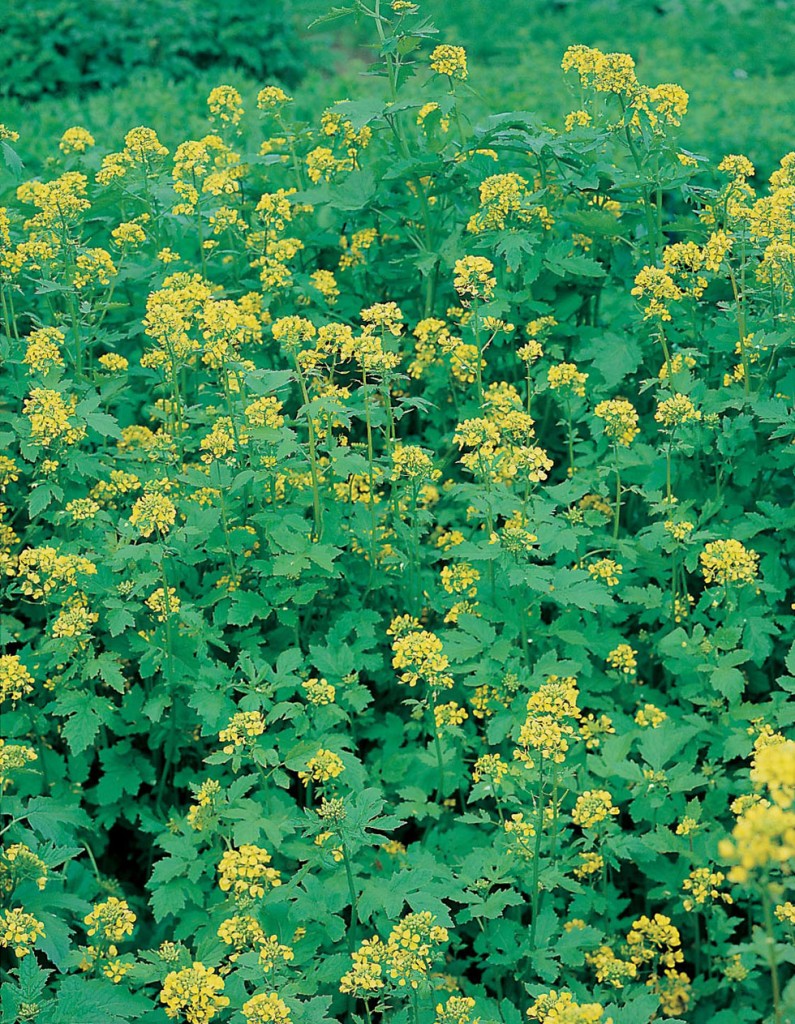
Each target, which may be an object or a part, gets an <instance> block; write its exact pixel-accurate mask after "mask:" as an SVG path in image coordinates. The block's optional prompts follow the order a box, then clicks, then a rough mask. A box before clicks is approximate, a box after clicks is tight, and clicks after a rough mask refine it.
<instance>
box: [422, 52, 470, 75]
mask: <svg viewBox="0 0 795 1024" xmlns="http://www.w3.org/2000/svg"><path fill="white" fill-rule="evenodd" d="M430 63H431V68H432V69H433V70H434V71H435V72H436V74H437V75H447V77H448V78H450V79H454V80H455V81H458V82H464V81H466V77H467V54H466V50H465V49H464V48H463V46H448V45H446V44H442V45H441V46H437V47H435V48H434V49H433V50H432V51H431V56H430Z"/></svg>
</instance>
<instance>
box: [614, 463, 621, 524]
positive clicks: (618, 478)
mask: <svg viewBox="0 0 795 1024" xmlns="http://www.w3.org/2000/svg"><path fill="white" fill-rule="evenodd" d="M614 451H615V470H616V511H615V516H614V518H613V540H614V541H617V540H618V527H619V522H620V519H621V471H620V470H619V468H618V445H614Z"/></svg>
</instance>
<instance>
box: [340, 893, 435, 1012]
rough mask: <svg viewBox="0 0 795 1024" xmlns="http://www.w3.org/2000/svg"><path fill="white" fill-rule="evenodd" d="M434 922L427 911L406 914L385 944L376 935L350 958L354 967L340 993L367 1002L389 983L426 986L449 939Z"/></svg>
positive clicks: (342, 982)
mask: <svg viewBox="0 0 795 1024" xmlns="http://www.w3.org/2000/svg"><path fill="white" fill-rule="evenodd" d="M435 920H436V919H435V917H434V916H433V914H431V913H429V912H428V911H420V912H419V913H414V914H407V915H406V916H405V917H404V918H402V919H401V921H400V922H399V923H398V924H396V925H395V926H394V928H393V929H392V931H391V933H390V935H389V938H388V939H387V941H386V942H384V941H383V940H382V939H381V938H379V937H378V936H377V935H375V936H373V938H372V939H365V940H364V942H362V944H361V945H360V946H359V949H358V950H356V951H355V952H353V953H352V954H351V959H352V960H353V967H352V968H351V970H350V971H348V972H347V974H345V975H344V976H343V978H342V980H341V982H340V992H343V993H345V994H348V995H355V996H358V997H359V998H364V999H366V998H368V997H369V996H371V995H373V994H374V993H377V992H379V991H380V990H381V989H383V988H384V987H385V986H386V985H387V984H388V983H389V982H391V983H392V984H394V985H396V986H397V987H398V988H405V987H409V988H412V989H416V988H418V987H419V985H420V983H422V982H427V981H428V980H429V977H430V972H431V968H432V966H433V963H434V960H435V959H436V958H437V957H438V955H439V953H440V947H441V946H442V945H443V944H445V943H446V942H447V941H448V938H449V936H448V933H447V929H446V928H442V927H440V926H439V925H437V924H435Z"/></svg>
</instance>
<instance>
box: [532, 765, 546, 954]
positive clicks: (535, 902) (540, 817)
mask: <svg viewBox="0 0 795 1024" xmlns="http://www.w3.org/2000/svg"><path fill="white" fill-rule="evenodd" d="M543 829H544V773H543V772H542V771H541V769H540V768H539V770H538V807H537V808H536V841H535V849H534V850H533V896H532V914H533V920H532V921H531V922H530V949H535V948H536V930H537V928H538V906H539V902H540V900H539V897H540V891H539V886H538V872H539V864H538V862H539V859H540V857H541V835H542V833H543Z"/></svg>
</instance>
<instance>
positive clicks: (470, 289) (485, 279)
mask: <svg viewBox="0 0 795 1024" xmlns="http://www.w3.org/2000/svg"><path fill="white" fill-rule="evenodd" d="M493 271H494V264H493V263H492V262H491V260H489V259H486V257H485V256H463V257H462V258H461V259H460V260H456V262H455V266H454V267H453V272H454V275H455V276H454V278H453V287H454V288H455V290H456V291H457V292H458V294H459V295H460V296H461V299H462V301H467V300H470V299H480V300H482V301H484V302H487V301H488V300H489V299H490V298H491V296H492V294H493V293H494V289H495V288H496V286H497V281H496V278H494V277H492V276H491V275H492V273H493Z"/></svg>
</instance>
